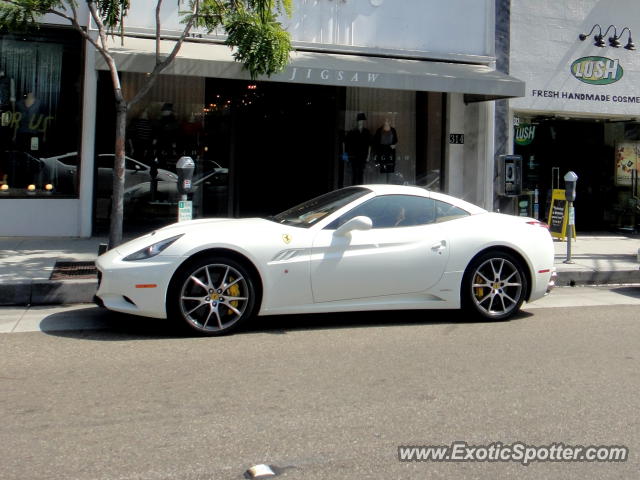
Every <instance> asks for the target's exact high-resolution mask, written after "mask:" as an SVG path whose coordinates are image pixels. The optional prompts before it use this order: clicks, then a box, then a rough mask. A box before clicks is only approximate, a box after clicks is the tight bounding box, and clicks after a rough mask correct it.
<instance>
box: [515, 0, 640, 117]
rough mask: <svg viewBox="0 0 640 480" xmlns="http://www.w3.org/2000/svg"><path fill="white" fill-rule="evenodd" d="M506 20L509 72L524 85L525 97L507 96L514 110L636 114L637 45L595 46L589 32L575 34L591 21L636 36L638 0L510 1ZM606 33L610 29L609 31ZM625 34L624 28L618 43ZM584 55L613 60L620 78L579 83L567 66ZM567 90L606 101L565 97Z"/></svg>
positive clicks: (639, 108) (639, 112) (639, 86)
mask: <svg viewBox="0 0 640 480" xmlns="http://www.w3.org/2000/svg"><path fill="white" fill-rule="evenodd" d="M511 22H512V23H511V67H510V74H511V75H513V76H515V77H516V78H519V79H521V80H524V81H525V82H526V84H527V93H526V96H525V97H524V98H520V99H513V100H511V107H512V108H513V109H514V110H517V111H532V112H554V113H561V114H562V113H567V114H571V113H575V114H593V115H602V116H627V117H628V116H630V115H631V116H640V50H636V51H628V50H625V49H624V48H613V47H610V46H609V43H608V41H607V40H608V38H605V42H606V43H607V46H606V47H604V48H599V47H596V46H594V45H593V43H594V40H593V37H589V38H588V39H587V40H585V41H580V40H579V39H578V35H579V34H580V33H589V30H591V27H592V26H593V25H595V24H599V25H600V26H601V27H603V30H605V29H607V27H608V26H609V25H615V26H616V27H618V31H620V30H621V29H622V28H623V27H629V28H630V29H631V31H632V32H633V33H634V38H635V37H636V36H637V35H638V34H640V2H638V1H637V0H563V1H558V0H536V1H531V0H512V2H511ZM597 31H598V30H597V29H596V33H597ZM603 33H604V32H603ZM611 33H613V30H611V31H610V33H609V35H608V36H610V35H611ZM608 36H607V37H608ZM627 38H628V36H627V34H626V33H625V34H624V36H623V37H622V38H621V42H622V43H623V45H624V44H625V43H626V41H627ZM638 48H639V49H640V45H638ZM588 56H598V57H606V58H609V59H612V60H618V62H619V64H620V66H621V67H622V68H623V70H624V74H623V76H622V78H621V79H620V80H619V81H617V82H615V83H612V84H610V85H590V84H587V83H583V82H581V81H580V80H578V79H577V78H575V77H574V75H573V74H572V73H571V65H572V63H573V62H574V61H575V60H577V59H579V58H581V57H588ZM545 94H546V95H547V96H546V97H545ZM569 94H579V95H580V96H581V95H582V94H584V95H594V96H595V95H599V96H600V98H602V97H603V96H604V97H605V100H604V101H603V100H598V101H596V100H587V99H584V100H583V99H571V98H567V97H568V96H569ZM563 97H565V98H563ZM619 97H622V98H625V97H626V98H627V99H628V98H629V97H631V98H634V99H635V100H637V102H636V103H629V102H620V101H615V100H616V99H619Z"/></svg>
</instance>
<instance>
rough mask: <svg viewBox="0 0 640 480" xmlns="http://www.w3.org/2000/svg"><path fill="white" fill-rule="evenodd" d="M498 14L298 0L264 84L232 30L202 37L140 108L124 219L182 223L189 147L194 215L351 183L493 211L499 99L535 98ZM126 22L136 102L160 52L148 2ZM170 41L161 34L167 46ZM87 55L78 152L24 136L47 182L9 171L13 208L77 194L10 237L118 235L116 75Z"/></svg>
mask: <svg viewBox="0 0 640 480" xmlns="http://www.w3.org/2000/svg"><path fill="white" fill-rule="evenodd" d="M460 12H465V14H464V15H461V14H460ZM495 18H496V7H495V1H494V0H481V1H478V0H457V1H455V2H448V3H446V4H444V3H443V2H438V1H436V0H428V1H425V0H406V1H403V2H402V3H401V4H398V2H392V1H390V0H386V1H385V0H347V1H341V2H337V1H331V0H299V1H296V2H294V14H293V17H292V18H287V19H283V22H284V23H285V24H286V26H287V28H288V30H289V31H290V32H291V34H292V37H293V40H294V46H295V48H296V51H295V52H293V53H292V56H291V62H290V64H289V66H288V67H287V69H286V70H285V71H284V72H282V73H280V74H278V75H274V76H272V77H270V78H258V79H255V80H253V79H251V78H250V77H249V75H248V73H247V72H246V71H245V70H244V69H243V68H242V65H240V64H238V63H237V62H235V61H234V59H233V56H232V52H231V51H230V50H229V48H228V47H226V46H225V45H223V44H222V43H221V40H222V38H221V37H219V36H216V35H207V34H206V33H205V32H194V33H193V35H192V37H191V38H190V41H189V42H186V43H185V45H184V46H183V48H182V49H181V51H180V53H179V55H178V57H177V58H176V60H175V61H174V62H173V64H172V65H171V66H170V67H169V68H168V69H167V70H166V71H165V72H164V74H163V75H161V77H160V78H159V80H158V82H157V84H156V85H155V87H154V88H153V89H152V91H151V92H150V93H149V94H148V95H147V96H146V97H145V98H144V99H143V100H142V101H141V102H140V103H139V104H137V105H135V106H134V107H133V108H131V110H130V112H129V118H128V142H127V157H128V158H127V164H126V169H127V173H126V182H125V183H126V185H125V190H126V191H125V229H126V230H127V231H129V232H132V233H133V232H135V231H143V230H146V229H149V228H153V227H155V226H157V225H161V224H166V223H170V222H173V221H175V219H176V215H177V205H176V204H177V199H178V192H177V188H176V187H177V184H176V182H175V165H176V162H177V160H178V158H180V157H181V156H183V155H188V156H191V157H192V158H193V159H194V160H195V162H196V172H195V176H194V181H193V184H194V192H193V194H192V196H193V198H192V200H193V205H194V214H195V216H196V217H210V216H252V215H270V214H274V213H277V212H278V211H280V210H282V209H284V208H287V207H289V206H291V205H293V204H295V203H298V202H300V201H303V200H305V199H308V198H309V197H311V196H314V195H317V194H320V193H324V192H326V191H329V190H331V189H334V188H338V187H341V186H344V185H350V184H353V183H406V184H418V185H425V186H427V187H429V188H432V189H437V190H442V191H445V192H448V193H451V194H453V195H457V196H460V197H463V198H465V199H467V200H469V201H472V202H474V203H477V204H479V205H482V206H485V207H487V208H492V206H493V201H494V192H493V178H494V138H495V135H494V133H495V132H494V127H493V126H494V123H493V119H494V102H493V100H495V99H499V98H510V97H517V96H519V95H522V94H524V84H523V82H521V81H519V80H517V79H515V78H512V77H509V76H508V75H506V74H504V73H500V72H497V71H496V69H495V59H496V58H495V33H494V32H495ZM127 23H128V29H129V32H130V33H132V36H128V37H125V39H124V43H121V42H120V39H114V40H113V43H112V45H111V48H112V51H113V54H114V56H115V59H116V61H117V64H118V68H119V71H120V72H121V81H122V86H123V91H124V93H125V96H126V97H127V98H131V97H132V96H133V95H134V94H135V92H136V91H137V89H138V88H139V86H140V85H141V84H142V82H143V81H144V79H145V76H146V74H147V73H148V72H149V71H151V69H152V66H153V62H154V60H155V59H154V52H155V42H154V40H153V31H154V28H155V23H154V16H153V15H151V14H150V12H149V11H148V9H146V10H145V9H144V7H143V5H142V3H136V4H134V5H133V6H132V10H131V11H130V14H129V17H128V19H127ZM162 25H163V29H164V32H163V34H164V36H165V38H170V37H171V36H172V34H175V33H176V32H177V31H179V30H180V24H179V20H178V11H177V7H176V6H175V5H174V4H171V2H167V4H165V5H164V10H163V11H162ZM89 28H91V26H89ZM460 32H464V34H460ZM170 48H171V41H170V40H163V42H162V45H161V49H162V50H163V51H164V52H167V51H169V49H170ZM83 59H84V65H85V69H84V72H83V73H82V74H81V76H82V80H83V81H82V82H81V85H82V88H81V97H80V98H81V108H79V109H77V110H76V111H80V112H81V114H80V115H79V116H78V117H77V118H78V119H81V121H80V120H79V124H78V126H77V127H76V131H77V132H78V136H79V139H78V143H77V145H78V146H77V147H75V148H72V146H71V145H65V146H64V148H63V147H62V146H61V147H60V148H57V149H55V151H54V150H52V151H51V152H49V151H47V152H46V154H42V153H43V152H42V150H39V151H35V150H33V149H31V150H29V148H28V147H30V146H31V144H29V145H26V146H25V149H23V150H24V151H26V152H27V153H29V154H30V155H31V156H32V157H34V158H35V159H37V160H40V161H41V163H43V164H46V165H45V166H43V167H42V171H44V172H46V175H48V176H47V178H46V180H47V181H48V182H49V183H46V184H45V183H43V182H44V180H38V179H34V180H29V182H28V184H29V185H33V184H35V188H34V190H33V192H32V193H28V192H27V193H25V194H24V195H22V191H20V192H17V191H16V189H18V190H20V189H22V190H24V188H23V186H22V185H20V186H17V187H14V186H11V183H14V182H12V177H11V176H8V177H7V179H6V182H5V183H6V184H8V185H9V187H10V188H9V189H8V191H9V192H11V193H8V194H7V195H6V198H3V199H2V201H0V211H1V213H2V214H3V215H5V214H9V215H14V214H15V212H16V211H18V210H20V211H21V213H22V215H26V216H29V215H32V214H31V213H29V212H31V210H38V211H42V210H40V209H49V205H50V204H48V203H44V202H49V201H55V202H58V201H60V202H62V201H66V202H67V204H65V205H63V204H62V203H60V204H59V205H58V206H56V208H54V209H50V211H51V212H52V213H51V215H48V216H47V217H46V218H42V219H41V220H39V221H37V222H29V221H26V222H24V223H21V224H18V223H15V224H12V225H11V227H10V228H7V229H6V230H5V232H4V234H7V235H66V236H77V235H80V236H88V235H91V234H96V233H103V232H105V231H106V228H107V226H108V217H109V214H110V188H111V176H110V168H111V165H112V163H113V155H112V154H113V143H114V142H113V125H114V119H115V112H114V110H113V108H114V106H113V101H112V98H113V97H112V93H111V82H110V78H109V76H108V75H107V72H106V66H105V63H104V61H103V60H102V58H101V57H100V56H99V55H96V52H95V51H93V49H91V48H87V49H86V51H84V52H83ZM65 149H66V151H64V152H63V151H62V150H65ZM23 150H19V151H23ZM74 153H75V157H74ZM15 156H16V155H14V157H15ZM52 158H53V160H52ZM12 162H13V163H17V161H15V160H13V161H12ZM55 162H58V163H55ZM74 162H75V163H74ZM8 163H11V162H8ZM51 165H55V166H57V169H54V171H55V172H58V173H57V174H58V177H56V178H57V180H54V177H53V176H52V175H53V174H52V173H51V170H52V168H53V167H51ZM74 168H75V173H74V174H73V176H74V180H73V181H74V182H75V183H74V188H73V189H72V190H65V192H66V196H65V198H62V197H59V196H57V195H61V194H62V190H63V189H62V184H61V182H60V173H59V172H61V171H63V170H64V171H65V172H67V173H69V172H72V171H74ZM43 175H44V174H43ZM16 178H17V177H16ZM22 183H25V182H22ZM40 184H43V185H44V186H41V185H40ZM46 185H51V188H50V190H46V189H45V186H46ZM18 193H19V194H18ZM44 197H46V198H44ZM36 201H37V202H38V203H35V202H36ZM30 202H31V203H30ZM59 216H63V217H65V221H60V219H59V218H58V217H59Z"/></svg>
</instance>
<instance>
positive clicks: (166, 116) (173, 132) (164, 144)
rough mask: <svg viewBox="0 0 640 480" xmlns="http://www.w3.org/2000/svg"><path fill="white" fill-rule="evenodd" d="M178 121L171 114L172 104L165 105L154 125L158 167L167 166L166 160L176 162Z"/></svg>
mask: <svg viewBox="0 0 640 480" xmlns="http://www.w3.org/2000/svg"><path fill="white" fill-rule="evenodd" d="M179 128H180V126H179V125H178V120H177V119H176V116H175V114H174V113H173V103H165V104H164V105H162V109H161V110H160V119H159V120H158V121H157V123H156V125H155V132H154V133H155V135H156V140H155V141H154V144H155V145H156V148H157V150H158V158H159V160H160V165H159V166H160V167H163V168H165V167H166V166H167V160H168V159H174V161H175V160H177V152H176V147H177V141H178V130H179Z"/></svg>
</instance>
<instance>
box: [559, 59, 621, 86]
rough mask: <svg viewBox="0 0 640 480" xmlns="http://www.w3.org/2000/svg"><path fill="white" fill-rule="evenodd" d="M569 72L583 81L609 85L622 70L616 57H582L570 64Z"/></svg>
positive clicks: (619, 75) (619, 76)
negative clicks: (612, 58) (613, 58)
mask: <svg viewBox="0 0 640 480" xmlns="http://www.w3.org/2000/svg"><path fill="white" fill-rule="evenodd" d="M571 74H572V75H573V76H574V77H576V78H577V79H578V80H580V81H581V82H584V83H589V84H591V85H609V84H610V83H615V82H617V81H618V80H620V79H621V78H622V75H623V74H624V70H623V69H622V67H621V66H620V63H619V61H618V59H615V60H611V59H610V58H606V57H582V58H579V59H577V60H576V61H575V62H573V63H572V64H571Z"/></svg>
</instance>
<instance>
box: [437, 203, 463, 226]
mask: <svg viewBox="0 0 640 480" xmlns="http://www.w3.org/2000/svg"><path fill="white" fill-rule="evenodd" d="M435 202H436V222H437V223H441V222H448V221H449V220H455V219H456V218H462V217H466V216H468V215H469V212H467V211H466V210H463V209H461V208H458V207H456V206H455V205H451V204H450V203H447V202H442V201H440V200H436V201H435Z"/></svg>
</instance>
